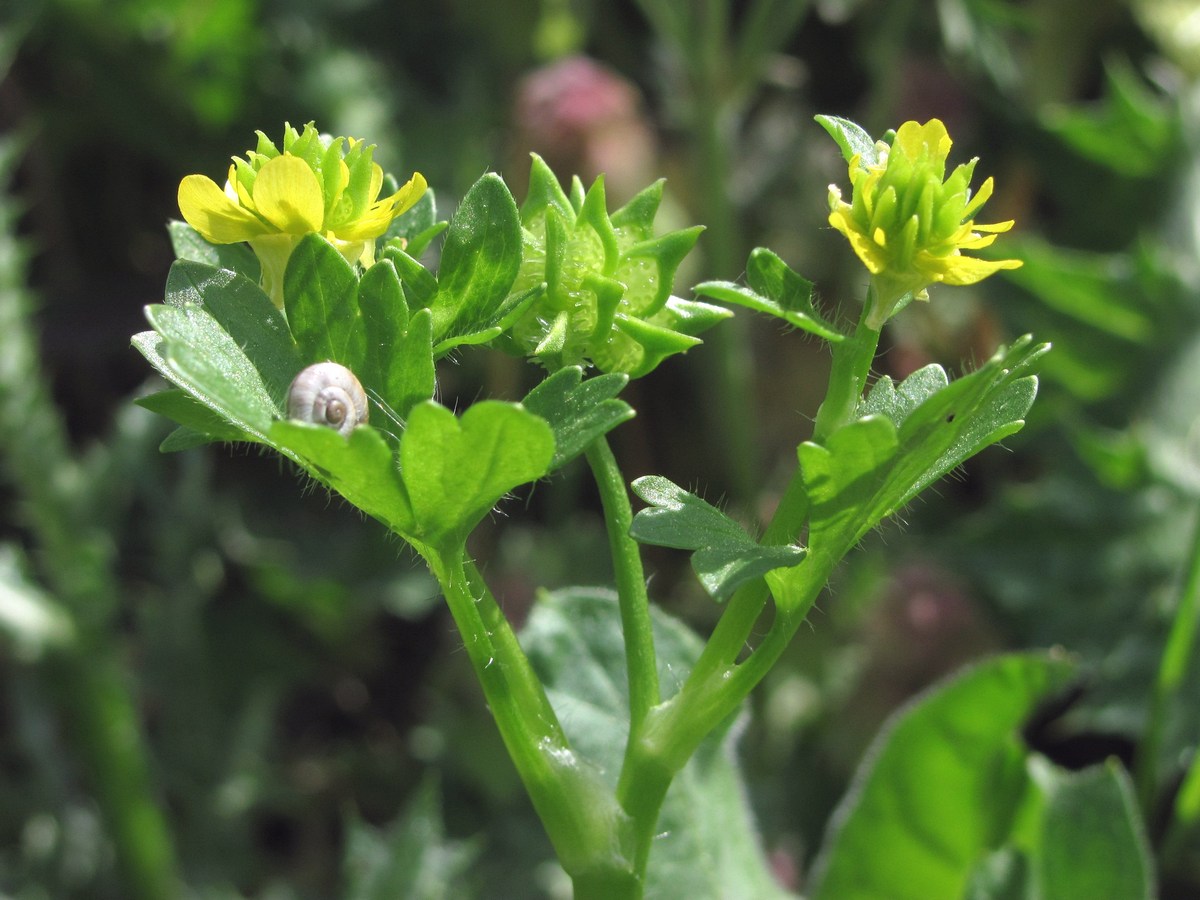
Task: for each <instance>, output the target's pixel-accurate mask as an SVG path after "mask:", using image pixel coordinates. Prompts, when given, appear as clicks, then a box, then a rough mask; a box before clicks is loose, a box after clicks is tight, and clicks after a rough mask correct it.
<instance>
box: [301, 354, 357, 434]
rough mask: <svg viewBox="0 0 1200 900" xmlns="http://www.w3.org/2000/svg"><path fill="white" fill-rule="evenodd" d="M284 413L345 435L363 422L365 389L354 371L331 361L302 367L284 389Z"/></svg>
mask: <svg viewBox="0 0 1200 900" xmlns="http://www.w3.org/2000/svg"><path fill="white" fill-rule="evenodd" d="M287 414H288V418H289V419H299V420H300V421H301V422H309V423H311V424H314V425H324V426H325V427H327V428H332V429H334V430H335V431H337V432H338V433H339V434H349V433H350V432H351V431H353V430H354V428H355V427H357V426H359V425H365V424H366V422H367V392H366V391H364V390H363V386H362V385H361V384H360V383H359V381H358V379H357V378H356V377H355V375H354V373H353V372H351V371H350V370H349V369H347V368H346V367H345V366H343V365H339V364H338V363H335V362H321V363H316V364H315V365H311V366H309V367H308V368H306V369H303V370H302V371H301V372H300V374H299V375H297V376H296V377H295V379H293V380H292V384H291V387H289V388H288V395H287Z"/></svg>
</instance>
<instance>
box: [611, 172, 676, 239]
mask: <svg viewBox="0 0 1200 900" xmlns="http://www.w3.org/2000/svg"><path fill="white" fill-rule="evenodd" d="M666 183H667V181H666V179H665V178H660V179H658V181H656V182H654V184H652V185H650V186H649V187H646V188H643V189H642V190H641V191H639V192H638V193H637V194H635V195H634V196H633V197H632V198H631V199H630V201H629V202H628V203H626V204H625V205H624V206H622V207H621V208H620V209H618V210H617V211H616V212H614V213H613V214H612V215H611V216H609V221H611V222H612V224H613V227H614V228H618V229H624V230H626V231H628V232H629V234H630V235H632V236H633V238H634V239H635V240H638V241H645V240H648V239H649V238H650V237H651V236H652V235H653V234H654V217H655V216H657V215H658V207H659V206H660V205H661V204H662V198H663V188H664V187H665V186H666Z"/></svg>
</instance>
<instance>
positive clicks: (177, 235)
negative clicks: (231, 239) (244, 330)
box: [167, 219, 262, 284]
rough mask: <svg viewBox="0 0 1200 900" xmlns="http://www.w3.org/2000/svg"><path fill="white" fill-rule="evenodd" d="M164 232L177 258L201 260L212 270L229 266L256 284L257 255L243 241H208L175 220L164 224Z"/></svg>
mask: <svg viewBox="0 0 1200 900" xmlns="http://www.w3.org/2000/svg"><path fill="white" fill-rule="evenodd" d="M167 233H168V234H169V235H170V237H171V249H173V250H174V251H175V256H176V258H177V259H186V260H190V261H192V262H198V263H204V264H205V265H206V266H212V267H213V268H214V269H230V270H231V271H234V272H237V273H238V274H239V275H244V276H246V277H247V278H248V279H250V280H251V281H253V282H254V283H256V284H257V283H258V280H259V278H260V277H262V267H261V266H260V265H259V263H258V257H257V256H255V255H254V251H253V250H251V249H250V247H249V246H248V245H247V244H210V243H209V242H208V241H206V240H205V239H204V238H203V237H202V236H201V235H200V232H198V231H197V230H196V229H195V228H193V227H192V226H191V225H189V224H188V223H187V222H180V221H179V220H178V219H172V220H171V221H170V222H168V223H167Z"/></svg>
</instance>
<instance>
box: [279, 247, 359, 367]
mask: <svg viewBox="0 0 1200 900" xmlns="http://www.w3.org/2000/svg"><path fill="white" fill-rule="evenodd" d="M283 305H284V309H285V310H286V311H287V320H288V325H289V327H290V328H291V331H292V337H294V338H295V340H296V345H297V346H298V347H299V349H300V356H301V358H302V359H303V361H304V364H305V365H308V364H310V363H316V362H323V361H326V360H331V361H333V362H337V363H341V364H342V365H343V366H346V367H347V368H348V369H350V370H351V371H353V372H355V373H356V374H358V375H359V377H360V378H361V377H362V371H361V370H362V369H363V359H364V357H365V355H366V349H367V332H366V329H365V328H364V327H363V321H362V316H361V314H360V312H359V308H358V275H357V273H356V272H355V271H354V266H353V265H351V264H350V263H348V262H347V261H346V259H345V257H343V256H342V254H340V253H339V252H338V251H337V250H336V249H334V247H333V245H332V244H330V243H329V241H327V240H325V238H323V237H321V236H320V235H318V234H308V235H305V236H304V237H303V238H302V239H301V240H300V243H299V244H297V245H296V249H295V250H293V251H292V255H291V257H290V258H289V259H288V264H287V270H286V271H285V272H284V275H283Z"/></svg>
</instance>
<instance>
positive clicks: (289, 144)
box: [179, 122, 426, 307]
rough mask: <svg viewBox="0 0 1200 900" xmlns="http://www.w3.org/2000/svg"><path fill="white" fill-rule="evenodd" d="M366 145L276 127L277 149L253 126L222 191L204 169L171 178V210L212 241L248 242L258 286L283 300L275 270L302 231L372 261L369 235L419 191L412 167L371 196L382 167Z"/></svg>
mask: <svg viewBox="0 0 1200 900" xmlns="http://www.w3.org/2000/svg"><path fill="white" fill-rule="evenodd" d="M374 150H375V147H374V145H365V144H364V143H363V142H362V141H360V140H355V139H354V138H342V137H339V138H329V137H323V136H321V135H320V134H318V132H317V129H316V128H315V127H314V126H313V124H312V123H311V122H310V123H308V124H307V125H305V126H304V131H303V132H297V131H296V129H294V128H292V127H291V126H290V125H287V126H285V127H284V139H283V152H282V153H281V152H280V151H279V150H278V149H277V148H276V146H275V145H274V144H273V143H271V141H270V140H269V139H268V138H267V136H266V135H264V134H263V133H262V132H261V131H260V132H258V147H257V148H256V149H255V150H251V151H249V152H247V154H246V158H245V159H241V158H239V157H234V158H233V164H232V165H231V166H230V167H229V177H228V180H227V181H226V182H225V188H224V190H222V189H221V188H220V187H218V186H217V183H216V182H215V181H213V180H212V179H211V178H208V177H207V176H205V175H188V176H187V177H186V178H184V179H183V181H181V182H180V183H179V209H180V212H182V213H183V218H184V219H185V220H186V221H187V223H188V224H189V225H191V226H192V227H193V228H195V229H196V231H198V232H200V234H201V235H202V236H203V237H204V239H205V240H206V241H208V242H209V243H212V244H236V243H239V242H241V241H246V242H248V243H249V244H250V246H251V248H252V249H253V250H254V252H255V254H256V255H257V256H258V259H259V262H260V263H261V265H262V286H263V290H265V291H266V292H267V294H268V295H270V297H271V299H272V300H273V301H274V302H275V305H276V306H279V307H282V306H283V273H284V271H285V269H286V268H287V263H288V259H289V258H290V257H291V255H292V250H294V249H295V247H296V245H297V244H298V243H300V239H301V238H302V237H304V235H306V234H314V233H315V234H320V235H322V236H324V237H325V239H326V240H328V241H329V242H330V243H331V244H332V245H333V246H334V247H336V248H337V250H338V252H340V253H341V254H342V256H344V257H345V258H346V259H347V260H348V261H350V262H355V261H358V262H360V263H362V265H364V266H370V265H371V264H372V263H374V262H375V241H376V239H377V238H379V237H380V236H381V235H383V234H384V232H386V231H387V229H388V226H389V225H390V224H391V222H392V220H393V219H394V218H396V216H398V215H400V214H401V213H403V212H404V211H405V210H407V209H409V208H410V207H412V205H413V204H414V203H416V202H417V200H419V199H420V198H421V195H422V194H423V193H425V187H426V185H425V179H424V178H423V177H422V176H421V174H420V173H419V172H418V173H415V174H414V175H413V176H412V178H410V179H409V180H408V182H407V183H406V184H405V185H404V186H403V187H401V188H400V190H398V191H396V193H394V194H392V195H390V196H388V197H384V198H382V199H377V198H378V197H379V191H380V189H381V188H382V187H383V169H381V168H380V167H379V165H378V164H376V163H375V162H373V161H372V159H371V156H372V154H373V153H374Z"/></svg>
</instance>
